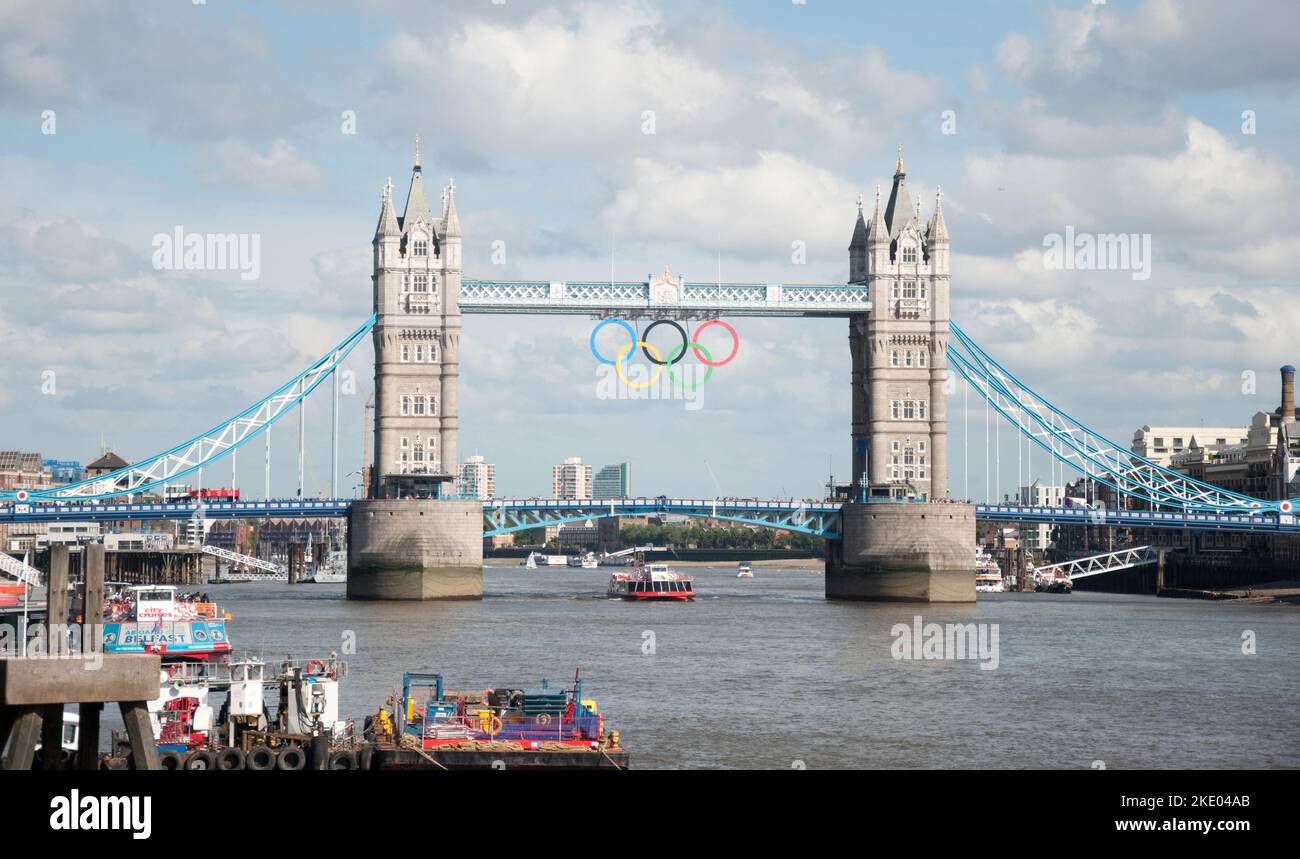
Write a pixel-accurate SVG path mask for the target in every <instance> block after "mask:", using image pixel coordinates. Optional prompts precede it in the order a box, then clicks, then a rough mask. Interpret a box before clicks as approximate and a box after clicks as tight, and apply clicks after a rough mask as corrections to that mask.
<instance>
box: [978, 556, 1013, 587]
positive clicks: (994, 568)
mask: <svg viewBox="0 0 1300 859" xmlns="http://www.w3.org/2000/svg"><path fill="white" fill-rule="evenodd" d="M1006 589H1007V588H1006V584H1005V582H1004V581H1003V579H1002V568H1001V567H999V566H998V562H997V561H996V560H994V559H993V557H992V556H991V555H989V554H987V553H985V551H984V547H983V546H977V547H976V548H975V592H976V593H981V594H1000V593H1002V592H1004V591H1005V590H1006Z"/></svg>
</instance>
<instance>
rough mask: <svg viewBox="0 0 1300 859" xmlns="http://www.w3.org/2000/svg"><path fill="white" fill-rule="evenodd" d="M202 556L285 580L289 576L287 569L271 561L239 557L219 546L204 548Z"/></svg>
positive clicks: (245, 556) (236, 553)
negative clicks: (280, 576)
mask: <svg viewBox="0 0 1300 859" xmlns="http://www.w3.org/2000/svg"><path fill="white" fill-rule="evenodd" d="M203 554H205V555H211V556H213V557H214V558H221V559H223V560H226V561H230V562H231V563H232V564H240V565H242V566H243V567H245V568H249V569H254V570H265V571H266V572H268V573H271V574H273V575H282V576H285V577H286V578H287V577H288V575H289V568H288V567H283V566H280V565H279V564H275V563H272V562H271V561H264V560H262V559H261V558H254V557H253V556H252V555H241V554H239V553H238V552H232V551H230V550H229V549H222V548H221V547H219V546H204V547H203ZM259 578H260V577H259Z"/></svg>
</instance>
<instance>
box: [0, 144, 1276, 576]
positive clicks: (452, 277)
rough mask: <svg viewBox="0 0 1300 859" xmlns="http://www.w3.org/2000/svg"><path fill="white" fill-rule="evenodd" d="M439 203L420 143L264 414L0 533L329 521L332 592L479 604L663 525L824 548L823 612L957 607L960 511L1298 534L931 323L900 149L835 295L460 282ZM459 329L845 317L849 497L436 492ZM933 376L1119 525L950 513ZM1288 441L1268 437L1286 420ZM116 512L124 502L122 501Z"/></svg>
mask: <svg viewBox="0 0 1300 859" xmlns="http://www.w3.org/2000/svg"><path fill="white" fill-rule="evenodd" d="M462 241H463V239H462V234H461V224H460V215H459V212H458V210H457V205H456V200H455V189H454V186H452V185H449V186H448V187H447V188H445V189H443V191H442V193H441V197H440V206H439V207H438V209H437V213H436V214H435V212H434V210H433V209H432V208H431V207H430V205H429V200H428V195H427V194H426V190H425V187H424V178H423V173H422V168H421V165H420V156H419V141H418V138H417V141H416V152H415V159H414V165H413V167H412V172H411V178H410V183H409V187H408V190H407V195H406V201H405V206H404V209H403V212H402V214H401V216H398V214H397V209H396V206H395V203H394V200H393V185H392V182H391V181H390V182H388V183H387V184H386V185H385V186H384V189H383V192H382V194H381V199H380V213H379V220H378V225H377V226H376V230H375V235H374V239H373V250H374V257H373V260H374V267H373V277H372V287H373V304H374V313H373V315H372V316H371V317H370V318H369V319H368V320H366V321H365V322H364V323H363V324H362V325H361V326H360V327H359V328H357V329H356V330H354V331H352V332H351V333H350V334H349V335H348V336H347V337H346V338H345V339H344V340H343V341H341V342H340V343H339V345H338V346H336V347H335V348H334V349H332V350H330V352H329V353H327V354H326V355H325V356H324V357H322V358H321V359H319V360H318V361H316V362H314V363H313V364H312V365H311V366H310V367H308V368H307V369H306V370H304V371H303V372H302V373H300V374H298V375H297V376H296V377H294V378H293V379H291V380H290V381H289V382H287V383H286V384H285V385H283V386H282V387H280V388H279V389H277V390H276V391H274V392H272V393H271V394H270V395H268V396H267V397H265V398H263V399H262V400H260V401H259V402H257V403H254V404H253V405H251V406H249V407H248V408H247V409H245V410H244V411H242V412H240V413H239V414H237V415H235V416H234V417H232V418H230V419H229V420H227V421H225V422H223V423H221V424H218V425H217V426H215V427H213V428H212V429H210V430H208V431H207V432H204V433H201V434H200V435H198V436H196V437H195V438H193V439H190V440H188V441H186V442H182V443H180V444H178V445H176V446H175V447H172V448H170V449H169V450H167V451H165V452H163V453H160V454H157V455H155V456H152V457H147V458H145V459H142V460H139V461H138V462H136V463H134V464H133V465H130V466H128V467H126V468H122V469H119V470H117V471H114V472H111V473H109V474H105V475H99V476H96V477H93V478H90V479H87V480H84V481H80V482H78V483H73V484H69V485H66V486H60V487H55V488H52V489H40V490H18V491H7V492H0V521H24V520H28V521H54V520H58V519H66V518H71V517H75V518H78V519H81V520H92V521H121V520H132V519H167V518H172V519H174V518H190V517H195V516H203V517H208V518H282V517H292V516H299V517H311V516H314V517H327V516H347V517H348V520H349V560H348V568H349V573H348V595H349V596H350V597H354V598H359V599H390V598H395V599H455V598H476V597H478V596H480V595H481V593H482V538H483V536H484V535H485V534H488V535H490V534H502V533H511V532H514V531H520V530H526V529H529V528H534V527H540V526H542V525H546V524H560V523H564V522H573V521H582V520H586V519H593V518H602V517H606V516H623V515H646V514H647V513H655V512H658V513H679V514H682V515H687V516H699V517H707V518H715V519H731V520H734V521H738V522H745V523H747V524H752V525H756V526H760V527H771V528H783V529H787V530H794V531H800V532H802V533H809V534H815V535H817V536H821V537H824V538H826V539H827V544H828V551H827V577H826V595H827V596H828V597H830V598H862V599H906V600H936V601H968V600H973V599H974V598H975V592H974V577H973V576H972V575H971V570H972V566H973V558H972V552H973V546H974V540H975V519H976V516H979V517H980V518H985V519H992V520H999V521H1026V522H1057V523H1066V524H1069V523H1074V524H1078V523H1081V522H1082V523H1086V524H1093V525H1097V524H1111V525H1117V526H1142V527H1165V528H1195V529H1205V530H1240V531H1255V532H1260V531H1279V532H1291V531H1296V530H1297V524H1296V521H1295V516H1294V504H1295V503H1296V501H1297V500H1298V499H1287V498H1278V499H1276V500H1264V499H1260V498H1255V497H1252V496H1248V495H1243V494H1240V493H1236V492H1231V491H1228V490H1224V489H1221V488H1219V487H1216V486H1212V485H1209V484H1206V483H1202V482H1200V481H1197V480H1194V479H1192V478H1190V477H1187V476H1186V475H1184V474H1181V473H1179V472H1176V471H1173V470H1171V469H1169V468H1166V467H1163V466H1161V465H1159V464H1157V463H1154V462H1151V461H1149V460H1146V459H1143V458H1142V457H1139V456H1137V455H1135V454H1132V453H1130V452H1129V451H1127V450H1124V449H1123V448H1122V447H1121V446H1119V445H1117V444H1115V443H1113V442H1111V441H1109V440H1107V439H1106V438H1105V437H1104V436H1102V435H1100V434H1098V433H1097V432H1095V431H1094V430H1092V429H1091V428H1089V427H1088V426H1087V425H1086V424H1084V423H1082V422H1080V421H1078V420H1076V419H1075V418H1073V417H1071V416H1070V415H1069V414H1068V413H1066V412H1065V411H1064V410H1062V409H1060V408H1059V407H1057V406H1055V405H1053V404H1052V403H1051V402H1049V401H1048V400H1047V399H1046V398H1045V397H1043V396H1041V395H1040V394H1038V393H1037V392H1036V391H1034V390H1033V389H1031V388H1030V387H1029V386H1027V385H1025V384H1024V383H1023V382H1022V381H1021V380H1020V379H1019V378H1017V377H1016V376H1015V375H1014V374H1013V373H1012V372H1011V371H1010V370H1008V369H1007V368H1006V367H1004V366H1003V365H1001V364H1000V363H998V362H997V361H996V360H995V359H994V358H993V357H992V356H991V355H990V354H989V353H987V352H986V351H984V350H983V349H982V348H981V347H980V346H979V344H977V343H976V342H975V341H974V340H973V339H972V338H971V337H970V336H969V335H968V334H967V333H966V332H965V331H963V330H962V329H961V328H960V327H959V326H957V325H956V324H955V323H954V322H953V321H952V320H951V319H950V318H949V306H950V305H949V281H950V271H949V234H948V229H947V226H946V223H945V221H944V215H943V201H942V194H941V192H938V191H936V194H935V199H934V205H933V208H932V210H931V213H930V215H929V216H928V217H925V216H923V214H922V209H921V204H920V202H919V201H913V199H912V196H911V193H910V191H909V189H908V187H907V174H906V172H905V170H904V166H903V159H902V152H901V147H900V152H899V158H898V161H897V164H896V165H895V171H894V177H893V183H892V186H891V188H890V191H889V194H888V196H887V197H885V196H884V195H883V194H882V191H881V189H880V188H877V189H876V195H875V201H874V207H873V209H872V212H871V214H870V217H868V215H867V213H866V211H865V210H864V208H863V206H862V204H861V202H859V206H858V217H857V221H856V223H855V225H854V229H853V234H852V239H851V242H850V245H849V277H848V279H847V281H846V282H845V283H824V284H786V283H770V284H769V283H721V282H715V283H708V282H696V281H690V280H687V279H685V278H681V277H676V276H674V275H673V274H672V273H671V272H670V271H669V270H668V269H667V268H665V269H664V270H663V271H662V272H661V273H660V274H659V275H657V276H652V277H647V279H646V280H644V281H627V282H619V281H551V280H546V281H511V280H499V279H472V278H464V277H463V276H462V268H461V266H462V262H461V247H462ZM465 313H477V314H485V313H486V314H493V313H527V314H580V315H588V316H592V317H595V318H599V319H620V320H635V319H654V320H684V319H705V320H713V319H720V318H721V317H724V316H754V317H803V318H809V317H823V318H843V319H846V320H847V322H848V345H849V349H848V353H849V360H850V373H849V374H848V375H849V377H850V380H851V383H850V395H851V427H850V441H851V454H852V462H853V480H852V485H851V488H850V495H849V497H850V498H851V499H852V500H850V501H847V502H845V503H842V504H841V503H836V502H803V501H746V502H739V501H725V502H724V501H721V500H719V499H713V500H707V499H704V500H701V499H668V498H662V497H661V498H658V499H621V500H619V501H614V502H589V501H588V502H566V501H556V500H537V499H531V500H523V501H505V500H493V501H489V502H486V503H484V502H479V501H476V500H475V501H471V500H466V499H461V498H457V497H455V494H454V492H452V491H450V489H449V486H450V484H451V482H452V481H453V480H454V479H455V477H456V471H457V442H458V424H459V397H458V393H459V377H460V333H461V328H462V315H463V314H465ZM367 335H369V336H371V337H372V339H373V342H374V348H375V365H374V370H375V421H374V427H373V432H374V448H373V449H374V458H373V461H372V462H371V463H368V465H370V478H369V482H368V485H367V486H366V498H363V499H356V500H346V499H324V500H319V501H311V500H306V499H305V494H304V492H303V477H302V474H303V461H304V458H303V448H304V440H303V439H304V429H303V426H304V424H303V404H304V401H305V399H306V398H307V396H308V395H310V394H311V393H312V392H313V391H314V390H316V389H317V388H318V387H319V386H320V385H321V384H323V383H324V382H325V380H326V379H327V378H328V379H330V380H331V381H332V382H333V391H334V414H333V423H332V427H333V434H334V444H333V453H332V462H331V475H332V477H331V481H330V487H331V493H330V494H331V495H336V494H337V488H338V464H337V456H338V446H337V426H338V382H337V379H338V374H337V370H338V368H339V367H340V366H341V363H342V361H343V359H344V358H345V357H346V356H347V355H348V354H349V353H350V352H351V350H352V349H353V348H355V346H356V345H357V343H359V342H360V340H361V339H362V338H364V337H365V336H367ZM950 362H951V365H952V368H953V369H954V370H955V372H956V373H957V375H958V376H960V377H961V378H962V379H963V380H964V381H965V382H966V384H967V386H968V390H974V391H975V392H976V393H977V395H978V396H979V397H981V398H982V399H983V400H984V402H985V403H986V405H987V407H988V408H990V409H991V410H992V411H993V412H994V413H996V415H997V416H998V417H999V418H1000V419H1002V420H1004V421H1006V422H1007V423H1009V424H1011V425H1012V426H1013V427H1014V429H1015V432H1016V433H1017V434H1018V436H1020V437H1023V438H1024V439H1026V440H1027V441H1029V442H1031V443H1032V445H1034V446H1036V447H1038V448H1041V449H1043V450H1045V451H1046V452H1047V453H1048V454H1049V456H1050V457H1051V458H1052V459H1053V460H1054V461H1056V462H1059V463H1060V464H1061V465H1062V466H1063V467H1064V466H1068V467H1069V468H1071V469H1073V470H1075V471H1077V472H1079V473H1080V474H1082V475H1083V476H1085V477H1086V478H1087V479H1088V480H1090V481H1093V482H1095V483H1098V484H1102V485H1106V486H1109V487H1111V488H1112V489H1113V490H1115V492H1116V493H1117V494H1118V495H1120V496H1125V497H1128V498H1130V499H1133V500H1134V502H1135V504H1134V506H1135V507H1140V508H1144V509H1137V510H1127V509H1121V510H1096V509H1086V510H1081V509H1078V508H1069V507H1066V508H1045V507H1029V506H1023V505H1006V504H1002V505H990V504H984V505H973V504H970V503H968V502H955V501H953V500H952V499H951V497H950V495H951V493H950V487H949V475H948V422H947V409H946V395H945V385H946V383H947V381H948V369H949V364H950ZM294 410H297V412H298V418H299V431H298V440H299V494H298V498H296V499H289V500H277V499H273V498H271V492H270V430H271V428H272V426H273V425H274V424H276V423H277V422H278V421H280V420H281V419H282V418H284V417H286V416H287V415H288V414H289V413H290V412H292V411H294ZM1284 431H1285V425H1284ZM258 437H261V438H262V439H263V440H264V441H265V443H266V485H265V493H264V499H263V500H262V501H259V502H232V503H205V504H202V505H196V504H193V503H182V504H162V503H148V502H138V501H136V499H137V498H139V497H140V496H142V495H144V494H146V493H151V492H153V491H155V490H157V489H159V488H164V489H165V487H166V486H167V485H168V484H169V483H171V484H174V483H176V482H177V481H179V480H182V479H186V478H189V477H190V476H192V475H197V476H198V478H199V482H200V483H201V478H202V474H203V469H204V468H205V467H208V468H212V467H213V466H214V464H215V463H216V462H218V461H220V460H223V459H226V458H229V460H230V462H231V464H232V473H233V472H234V471H235V469H234V467H233V464H234V461H235V458H236V457H237V455H238V452H239V450H240V449H241V448H243V447H245V446H246V445H247V444H249V443H250V442H252V441H253V440H254V439H257V438H258ZM123 499H125V500H123Z"/></svg>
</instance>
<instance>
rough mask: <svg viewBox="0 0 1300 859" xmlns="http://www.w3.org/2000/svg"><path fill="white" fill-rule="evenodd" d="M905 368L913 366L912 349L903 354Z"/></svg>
mask: <svg viewBox="0 0 1300 859" xmlns="http://www.w3.org/2000/svg"><path fill="white" fill-rule="evenodd" d="M903 366H904V367H910V366H912V350H911V349H908V350H907V351H906V352H904V353H903Z"/></svg>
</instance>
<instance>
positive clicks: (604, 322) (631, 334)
mask: <svg viewBox="0 0 1300 859" xmlns="http://www.w3.org/2000/svg"><path fill="white" fill-rule="evenodd" d="M606 325H618V326H620V327H621V328H622V329H623V330H624V331H626V332H627V336H628V337H630V338H631V339H632V342H633V343H634V344H635V343H636V330H635V329H633V328H632V326H631V325H629V324H628V323H627V322H626V321H625V320H622V319H604V320H601V322H600V324H599V325H597V326H596V327H595V328H593V329H591V339H590V340H589V341H588V343H587V345H588V346H589V347H590V348H591V354H592V355H595V356H596V360H597V361H599V362H600V363H602V364H608V365H609V366H611V367H614V366H617V364H618V360H617V359H615V360H613V361H611V360H609V359H608V358H606V357H605V356H604V355H601V354H600V352H598V351H596V335H597V334H599V333H600V329H602V328H604V327H605V326H606ZM647 333H648V332H647Z"/></svg>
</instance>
